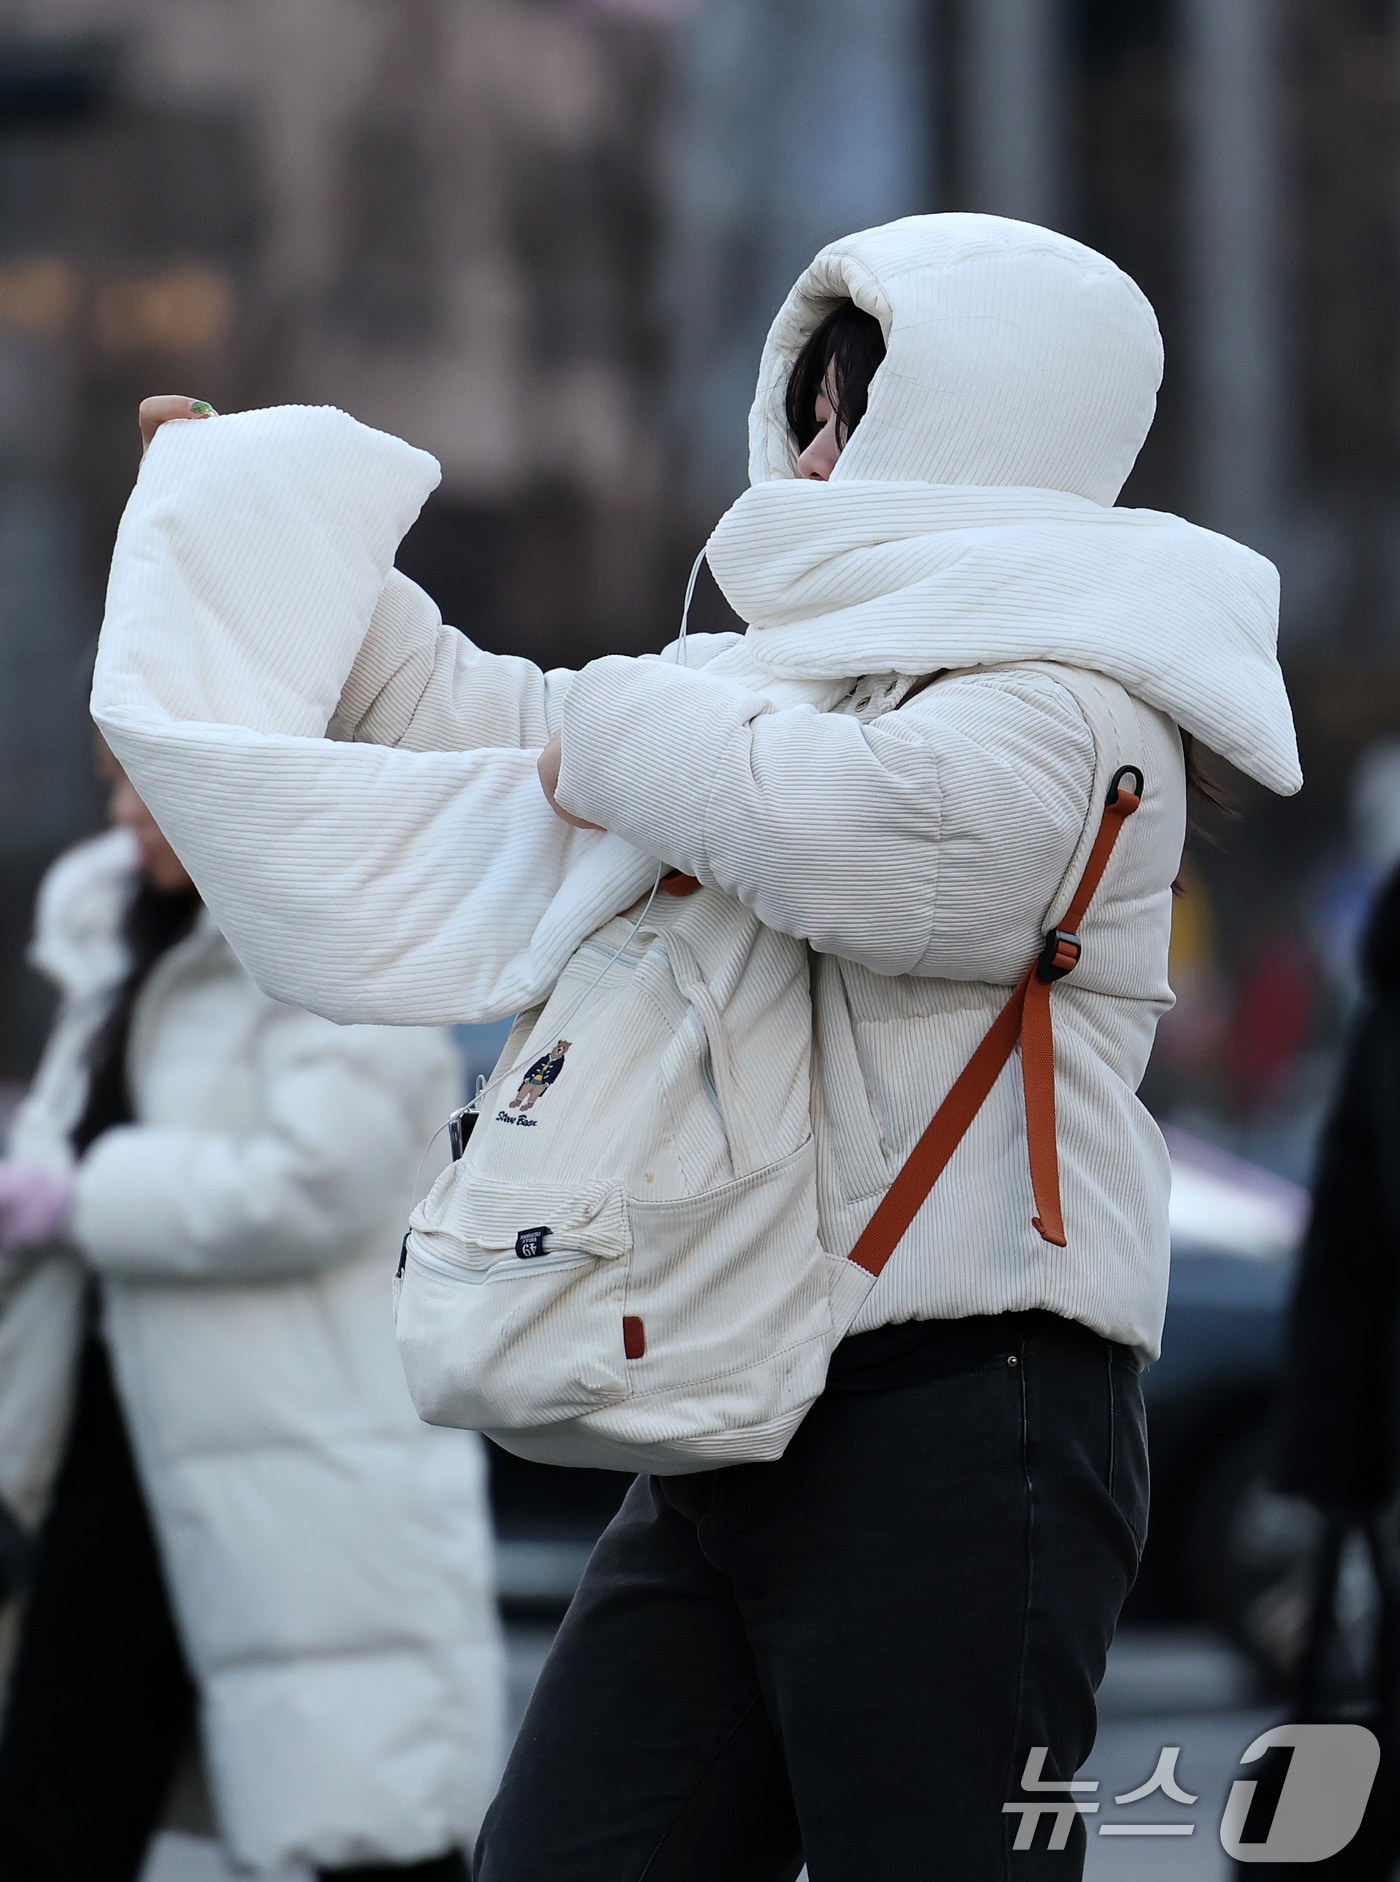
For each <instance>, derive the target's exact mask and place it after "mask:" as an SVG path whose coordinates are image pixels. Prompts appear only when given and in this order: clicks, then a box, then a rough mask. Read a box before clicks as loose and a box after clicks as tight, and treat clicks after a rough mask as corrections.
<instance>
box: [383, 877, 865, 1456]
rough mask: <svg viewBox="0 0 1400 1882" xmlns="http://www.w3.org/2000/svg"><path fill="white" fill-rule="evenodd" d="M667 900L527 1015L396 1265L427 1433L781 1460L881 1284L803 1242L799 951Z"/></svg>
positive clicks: (806, 1100) (804, 1079)
mask: <svg viewBox="0 0 1400 1882" xmlns="http://www.w3.org/2000/svg"><path fill="white" fill-rule="evenodd" d="M665 886H667V887H670V888H672V890H673V891H674V889H675V888H676V886H677V885H676V884H675V883H671V884H667V885H665ZM679 886H680V887H682V888H683V889H685V890H688V891H691V892H689V893H685V894H684V895H681V894H677V893H674V892H673V893H670V894H655V895H653V897H652V899H651V901H650V903H649V905H648V906H647V908H646V909H645V911H644V913H643V915H642V917H641V919H640V922H639V921H638V920H637V919H636V918H635V917H633V916H631V915H621V916H618V917H616V918H615V919H614V920H613V921H611V922H609V923H607V924H606V925H605V926H604V927H603V928H601V929H600V930H599V931H598V933H597V934H596V935H594V936H592V937H591V938H590V939H589V940H588V941H587V942H585V943H584V944H583V946H582V947H581V948H579V950H578V951H577V952H576V954H575V955H574V956H573V958H572V960H571V961H570V962H569V964H568V966H567V967H566V968H565V970H564V972H563V974H562V976H561V977H560V980H559V982H558V985H557V986H556V987H555V989H554V991H553V993H552V994H551V995H550V997H549V999H548V1001H547V1002H546V1003H545V1004H544V1006H543V1007H540V1008H537V1009H535V1010H534V1011H532V1012H529V1013H525V1014H523V1015H521V1017H520V1019H519V1020H518V1021H517V1023H516V1026H515V1028H514V1030H513V1032H512V1034H511V1038H510V1040H509V1041H508V1043H507V1045H506V1049H505V1052H504V1054H503V1056H502V1059H501V1062H500V1066H499V1067H498V1072H497V1077H498V1079H499V1078H500V1076H501V1075H502V1074H503V1073H504V1074H506V1076H505V1078H504V1082H503V1083H497V1084H496V1086H495V1089H494V1091H492V1092H491V1094H490V1096H489V1097H488V1098H487V1100H486V1101H485V1102H484V1103H483V1104H482V1105H481V1109H480V1115H479V1121H478V1123H477V1125H476V1127H475V1129H474V1131H473V1133H472V1135H471V1136H470V1138H469V1140H468V1142H467V1144H466V1148H465V1151H464V1154H463V1155H462V1157H461V1158H460V1159H459V1160H458V1161H456V1162H454V1163H452V1164H451V1165H449V1167H448V1168H447V1170H445V1171H444V1172H443V1174H442V1176H441V1177H440V1178H439V1179H438V1181H437V1183H436V1184H435V1185H434V1187H433V1189H432V1190H431V1192H430V1193H429V1195H428V1196H427V1198H426V1199H425V1201H424V1202H423V1203H422V1204H421V1205H420V1206H419V1208H418V1209H417V1210H416V1211H415V1213H414V1215H413V1218H412V1223H411V1228H410V1232H409V1235H408V1238H407V1241H406V1243H405V1247H404V1254H403V1258H402V1261H401V1264H400V1275H399V1293H398V1301H397V1317H398V1336H399V1346H400V1350H401V1352H402V1355H403V1360H404V1369H405V1372H406V1374H407V1377H408V1381H409V1388H410V1390H411V1392H412V1394H413V1399H414V1403H415V1404H416V1405H417V1407H418V1410H419V1413H420V1415H421V1416H422V1417H424V1418H426V1419H427V1420H428V1421H429V1422H430V1423H433V1424H447V1425H459V1426H467V1427H472V1428H475V1429H479V1430H484V1431H486V1432H488V1433H489V1435H490V1436H491V1437H493V1438H494V1439H495V1440H496V1441H497V1442H498V1443H500V1444H502V1445H504V1446H505V1448H506V1449H508V1450H511V1451H514V1452H516V1453H517V1454H518V1455H520V1456H523V1457H529V1458H534V1459H536V1460H538V1461H540V1462H545V1463H558V1464H590V1465H598V1466H601V1467H605V1468H612V1469H628V1470H654V1471H664V1472H670V1473H681V1472H685V1471H693V1470H704V1469H709V1468H713V1467H714V1466H715V1465H718V1464H725V1463H738V1462H744V1461H750V1460H757V1459H764V1458H774V1457H778V1456H781V1454H782V1452H783V1449H784V1447H785V1446H786V1444H787V1441H788V1439H789V1438H790V1437H791V1435H792V1433H793V1431H795V1430H796V1428H797V1426H798V1424H799V1423H800V1422H801V1419H802V1417H803V1415H804V1413H805V1412H806V1411H807V1409H808V1407H809V1406H810V1405H811V1403H812V1401H813V1399H815V1397H816V1396H817V1394H818V1393H819V1392H820V1391H821V1389H822V1385H823V1382H824V1379H825V1376H826V1366H827V1359H828V1356H829V1353H830V1349H831V1344H832V1340H833V1336H834V1335H835V1336H836V1337H839V1332H837V1329H838V1328H839V1329H840V1330H844V1326H845V1325H846V1324H848V1323H849V1320H850V1318H851V1316H852V1315H853V1314H854V1313H855V1311H856V1309H857V1307H858V1306H859V1303H860V1300H861V1299H863V1298H864V1295H865V1293H866V1292H867V1291H868V1289H869V1288H870V1286H871V1285H872V1282H873V1276H871V1275H870V1274H868V1273H865V1272H864V1271H863V1270H861V1269H858V1268H856V1267H855V1266H854V1265H853V1264H852V1263H850V1262H848V1261H845V1260H840V1259H837V1258H834V1257H833V1256H831V1255H829V1254H827V1253H826V1252H825V1251H824V1249H823V1248H822V1246H821V1242H820V1238H819V1236H818V1232H817V1202H816V1170H815V1152H814V1147H813V1142H812V1128H811V1118H810V1089H811V1066H810V1057H811V1032H812V1024H811V1007H810V996H809V982H808V961H807V951H806V949H805V947H804V946H803V945H802V944H801V943H800V942H798V941H795V940H793V939H791V938H790V937H789V936H786V935H781V934H778V933H775V932H774V931H773V930H772V929H769V928H765V927H764V926H763V924H762V923H761V922H759V921H758V920H757V919H756V918H755V917H754V916H753V915H751V914H750V913H749V911H748V910H747V909H746V908H744V907H743V906H742V905H741V904H740V903H738V902H736V901H734V900H733V899H731V898H730V897H728V896H725V895H722V894H720V893H719V892H718V891H716V890H714V889H709V888H703V887H700V886H699V885H695V884H692V883H691V882H690V881H689V880H688V879H681V882H680V885H679Z"/></svg>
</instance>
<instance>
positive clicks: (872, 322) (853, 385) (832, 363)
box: [784, 301, 885, 451]
mask: <svg viewBox="0 0 1400 1882" xmlns="http://www.w3.org/2000/svg"><path fill="white" fill-rule="evenodd" d="M884 357H885V336H884V334H883V333H882V332H881V331H880V323H879V321H878V320H877V319H876V318H875V316H874V315H873V314H867V313H864V312H862V310H861V309H860V308H859V307H857V306H856V304H855V302H854V301H841V302H839V303H838V305H837V306H835V307H833V308H832V310H831V312H830V313H829V314H828V315H827V316H826V317H825V319H823V320H822V321H821V322H820V324H819V325H818V326H816V327H814V328H813V330H812V332H811V333H810V334H809V335H808V337H807V339H806V340H805V341H804V343H803V347H802V351H801V352H800V353H799V354H798V355H797V358H796V359H795V360H794V361H793V363H792V371H791V372H790V373H789V374H788V382H787V398H786V400H785V401H784V403H785V406H786V410H787V421H788V424H789V425H790V426H791V427H792V435H793V437H794V438H796V440H797V448H798V450H799V451H805V450H806V449H807V446H808V445H809V444H810V443H811V442H812V440H813V438H815V437H816V435H817V433H818V431H820V429H821V427H820V425H818V423H817V394H818V393H819V392H821V391H823V390H824V389H825V388H826V387H827V375H828V373H830V375H831V381H832V388H831V389H833V390H834V391H835V393H836V435H837V436H838V437H839V438H840V440H841V442H842V444H845V442H846V440H847V439H848V438H849V437H850V435H851V433H852V432H853V431H854V430H855V428H856V426H857V425H858V424H859V423H860V421H861V419H862V418H864V417H865V407H866V404H867V402H868V401H869V398H870V381H871V380H872V379H873V378H874V377H875V370H876V368H877V367H878V366H879V364H880V362H881V360H882V359H883V358H884Z"/></svg>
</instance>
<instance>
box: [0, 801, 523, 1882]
mask: <svg viewBox="0 0 1400 1882" xmlns="http://www.w3.org/2000/svg"><path fill="white" fill-rule="evenodd" d="M110 787H111V795H112V806H113V812H114V818H115V821H116V822H117V823H118V824H119V825H121V826H123V827H121V828H119V829H117V830H114V831H113V832H111V833H110V834H109V835H107V836H104V837H99V838H97V839H95V840H94V841H92V842H89V843H85V844H82V845H80V846H79V847H78V848H77V849H75V850H72V851H70V852H69V853H68V854H67V855H66V856H64V857H63V858H61V859H60V860H59V862H58V863H57V864H56V865H55V866H54V868H53V870H52V871H51V873H50V875H49V877H48V878H47V880H46V882H45V884H44V887H43V889H42V891H41V895H40V904H39V920H38V932H37V937H36V941H35V946H34V963H35V965H36V966H37V967H39V968H40V969H41V971H43V972H44V973H46V974H47V975H48V976H49V977H50V978H51V979H52V980H53V981H54V982H55V983H56V984H57V986H58V989H59V992H60V996H61V1005H60V1009H59V1014H58V1018H57V1020H56V1022H55V1025H54V1029H53V1032H52V1034H51V1037H50V1040H49V1043H48V1047H47V1050H46V1052H45V1055H44V1059H43V1062H42V1065H41V1067H40V1070H39V1073H38V1076H37V1079H36V1081H35V1084H34V1086H33V1089H32V1091H31V1092H30V1094H29V1096H28V1098H27V1099H26V1101H25V1102H24V1104H23V1105H22V1107H21V1108H20V1111H19V1113H18V1115H17V1116H16V1118H15V1121H14V1129H13V1133H12V1137H11V1142H10V1153H9V1158H8V1160H7V1161H0V1280H3V1282H4V1283H5V1287H6V1293H7V1295H8V1296H9V1297H8V1298H7V1299H6V1300H5V1301H4V1305H3V1310H0V1502H3V1503H4V1504H5V1505H7V1506H8V1507H9V1509H10V1510H11V1511H12V1512H13V1514H14V1515H15V1516H16V1517H18V1518H19V1519H20V1521H21V1523H22V1524H23V1525H25V1526H26V1527H29V1528H31V1529H33V1530H36V1531H37V1546H36V1549H35V1561H34V1573H33V1578H32V1585H31V1587H30V1591H29V1594H28V1597H27V1601H26V1604H25V1608H24V1612H23V1615H22V1625H21V1630H20V1636H19V1643H18V1651H17V1656H16V1659H15V1663H14V1666H13V1669H12V1678H11V1680H10V1684H9V1691H8V1694H7V1696H6V1704H5V1709H4V1716H3V1730H2V1731H0V1874H3V1876H4V1877H5V1878H6V1882H77V1878H79V1877H81V1878H82V1882H132V1879H133V1878H134V1877H135V1876H136V1875H137V1874H138V1873H139V1872H140V1871H141V1869H142V1867H143V1865H144V1860H145V1852H146V1846H147V1843H148V1841H149V1839H150V1836H151V1834H152V1832H153V1830H154V1827H155V1825H156V1823H157V1822H158V1820H159V1813H160V1810H161V1806H162V1802H163V1800H164V1797H165V1793H166V1791H167V1790H168V1788H169V1784H170V1780H171V1775H172V1768H173V1765H174V1762H175V1760H176V1758H177V1756H178V1754H179V1752H180V1750H181V1746H182V1744H183V1741H184V1739H185V1737H186V1735H187V1734H188V1732H189V1729H190V1724H191V1720H192V1717H193V1716H194V1715H195V1713H196V1711H197V1714H198V1721H199V1726H200V1732H201V1737H202V1741H203V1749H204V1755H205V1764H206V1768H207V1770H208V1773H209V1777H210V1781H211V1790H212V1795H213V1802H214V1806H215V1812H216V1817H217V1821H218V1826H219V1829H220V1831H221V1833H222V1835H223V1837H224V1840H225V1842H226V1844H227V1846H228V1849H229V1851H230V1853H231V1855H232V1856H233V1857H234V1858H235V1859H236V1860H237V1861H239V1862H241V1863H244V1864H247V1865H248V1866H249V1867H253V1868H258V1869H262V1868H269V1867H273V1866H277V1865H281V1864H283V1863H287V1862H301V1863H306V1864H308V1865H311V1866H313V1867H314V1868H315V1869H316V1870H317V1873H318V1874H319V1875H321V1876H326V1877H331V1876H334V1877H337V1878H341V1879H342V1882H347V1879H349V1878H355V1879H357V1882H379V1879H380V1878H389V1877H393V1878H395V1882H419V1879H420V1878H421V1882H452V1878H454V1877H458V1876H460V1877H463V1878H464V1877H465V1876H466V1873H467V1871H466V1868H465V1866H464V1859H463V1856H462V1854H461V1853H460V1849H461V1847H462V1846H464V1845H466V1844H468V1843H469V1842H470V1840H471V1839H472V1838H473V1836H474V1835H475V1833H476V1830H477V1827H478V1825H479V1823H480V1820H481V1815H482V1812H483V1810H484V1808H485V1805H486V1802H487V1801H488V1799H489V1796H490V1792H491V1788H492V1786H493V1785H494V1782H495V1779H496V1775H497V1771H498V1769H499V1766H498V1756H499V1732H500V1710H501V1678H502V1666H501V1650H500V1642H499V1638H498V1632H497V1625H496V1620H495V1614H494V1604H493V1599H492V1577H491V1565H490V1553H491V1539H490V1532H489V1524H488V1517H487V1510H486V1502H485V1483H484V1471H483V1458H482V1454H481V1444H480V1440H479V1439H477V1438H475V1437H473V1436H471V1435H470V1434H468V1433H465V1432H436V1431H430V1430H428V1429H427V1427H425V1426H423V1425H421V1424H419V1422H418V1421H417V1419H416V1418H415V1416H414V1413H413V1408H412V1406H411V1404H410V1403H409V1400H408V1395H407V1392H406V1390H405V1387H404V1382H403V1377H402V1373H401V1369H400V1367H399V1363H398V1356H397V1354H396V1352H395V1350H394V1339H393V1327H392V1321H391V1315H390V1275H391V1272H392V1265H393V1253H394V1249H395V1246H396V1241H397V1235H398V1232H399V1231H398V1221H399V1217H400V1216H401V1214H402V1211H403V1209H404V1207H405V1206H406V1203H407V1201H408V1196H409V1191H410V1187H411V1184H412V1181H413V1174H414V1168H415V1165H416V1164H417V1163H418V1161H419V1158H420V1155H421V1153H422V1150H423V1147H424V1145H425V1144H426V1143H427V1142H428V1140H429V1138H430V1137H431V1135H432V1134H433V1132H434V1130H435V1128H436V1126H437V1123H438V1120H439V1118H440V1115H441V1112H442V1109H443V1107H444V1106H445V1105H448V1104H450V1103H452V1102H453V1101H454V1097H455V1093H456V1091H457V1089H458V1085H459V1082H460V1074H459V1069H458V1065H457V1062H456V1055H455V1053H454V1051H453V1049H452V1047H451V1046H450V1044H449V1043H448V1041H447V1040H446V1039H445V1038H444V1036H443V1035H442V1034H440V1033H434V1032H426V1031H417V1030H393V1031H386V1030H378V1029H374V1028H370V1027H350V1028H342V1027H337V1026H334V1025H332V1024H331V1023H330V1022H329V1021H327V1020H324V1019H320V1018H317V1017H316V1016H315V1015H313V1014H310V1013H305V1012H299V1011H297V1010H296V1009H295V1008H292V1007H288V1006H282V1005H279V1004H278V1003H277V1002H275V1001H273V1000H270V999H268V998H267V997H266V995H264V994H262V993H260V992H259V991H258V989H257V988H256V987H255V986H254V985H253V983H252V981H251V980H249V978H248V977H247V975H246V974H245V973H244V971H243V970H242V968H241V967H240V966H239V964H238V962H237V961H236V960H235V958H234V956H233V954H232V952H231V950H230V949H229V947H228V944H227V942H226V941H225V940H224V938H223V936H222V935H221V934H220V933H219V931H218V929H217V928H216V927H215V925H214V923H213V921H212V919H211V918H210V916H209V915H208V913H207V912H206V911H205V910H204V909H203V908H202V906H201V904H200V902H199V898H198V896H197V894H196V893H195V890H194V888H193V885H192V884H191V883H190V880H189V878H188V876H187V875H186V874H185V872H184V870H183V869H182V868H181V866H180V863H179V859H178V858H177V857H176V856H175V854H174V852H173V851H172V850H171V849H170V847H169V845H168V844H167V843H165V841H164V839H163V838H162V836H161V834H160V832H159V830H158V829H157V828H156V826H155V824H154V823H153V821H152V819H151V818H150V816H149V813H147V812H146V810H145V808H144V806H143V805H142V804H141V803H140V800H139V799H138V798H137V797H136V794H135V792H134V791H133V790H132V788H131V786H130V784H129V783H128V781H127V780H126V779H125V777H124V776H123V775H122V774H121V772H120V771H119V770H117V769H116V768H115V766H113V767H112V768H111V776H110Z"/></svg>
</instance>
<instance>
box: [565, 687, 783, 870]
mask: <svg viewBox="0 0 1400 1882" xmlns="http://www.w3.org/2000/svg"><path fill="white" fill-rule="evenodd" d="M768 710H769V707H768V702H767V701H766V700H765V699H764V698H763V696H762V695H761V694H759V693H751V692H747V691H744V690H742V689H739V688H736V687H735V686H733V685H732V684H730V683H729V682H728V681H725V680H719V679H712V678H709V677H708V676H707V675H706V674H705V673H703V672H695V671H693V670H686V669H683V668H678V667H674V666H671V665H669V664H666V663H663V662H662V661H660V660H653V659H641V660H638V659H632V658H629V657H628V656H627V655H625V654H609V655H608V656H607V657H606V658H604V659H602V660H594V661H593V662H592V663H591V664H590V665H589V666H586V667H585V668H584V669H583V671H582V672H581V673H579V674H578V675H577V677H576V678H575V680H574V683H573V685H572V686H571V687H570V689H569V694H568V698H567V699H566V700H565V703H564V716H563V725H562V732H563V756H562V762H561V765H560V771H559V785H558V789H557V791H556V793H555V795H556V796H557V798H558V800H559V803H560V804H561V805H562V806H563V808H564V809H565V810H567V811H570V812H571V813H572V814H573V815H574V816H575V817H584V818H586V819H587V820H588V822H589V823H597V824H601V825H602V827H603V828H604V829H605V830H612V831H615V832H616V833H617V835H619V836H624V837H626V838H627V839H628V840H629V841H630V842H632V843H635V844H636V845H637V847H638V848H639V849H641V850H644V851H645V852H646V854H647V855H648V856H654V857H656V858H657V860H658V861H660V862H665V863H669V864H671V865H672V866H673V867H675V868H677V869H682V870H684V871H685V872H686V873H687V874H689V875H695V876H699V877H701V878H702V879H703V878H704V877H705V875H706V869H705V851H706V845H705V830H706V824H707V815H706V812H707V807H708V805H709V801H710V793H711V791H713V789H714V788H715V784H716V782H717V780H718V779H719V778H720V776H721V775H722V773H723V754H724V752H725V751H726V750H727V748H728V746H729V745H730V743H731V741H732V740H733V739H734V738H736V737H737V736H738V735H739V734H740V733H741V732H742V731H743V729H744V727H745V726H746V725H748V724H749V722H750V721H751V720H752V719H755V718H757V717H758V716H759V715H760V714H761V713H764V712H767V711H768Z"/></svg>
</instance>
